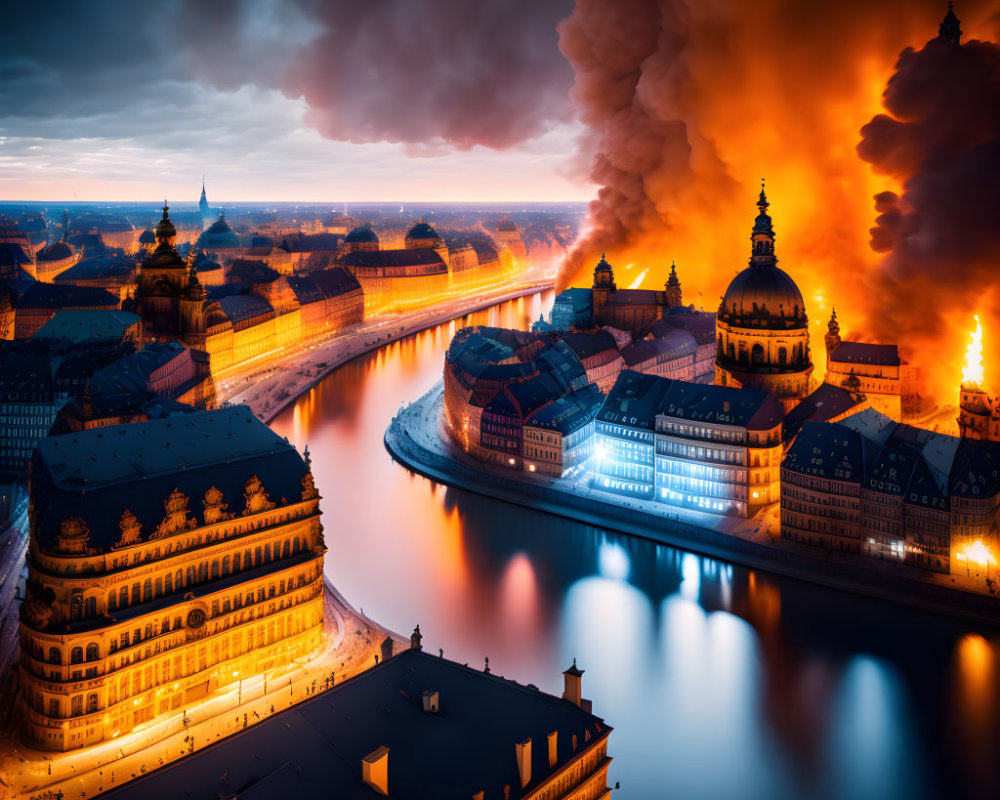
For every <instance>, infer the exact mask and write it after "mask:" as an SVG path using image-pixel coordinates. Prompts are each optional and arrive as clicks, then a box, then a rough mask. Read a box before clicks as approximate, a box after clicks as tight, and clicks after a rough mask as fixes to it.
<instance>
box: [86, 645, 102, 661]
mask: <svg viewBox="0 0 1000 800" xmlns="http://www.w3.org/2000/svg"><path fill="white" fill-rule="evenodd" d="M100 657H101V656H100V653H99V652H98V650H97V645H96V644H94V643H93V642H91V643H90V644H88V645H87V661H97V659H98V658H100Z"/></svg>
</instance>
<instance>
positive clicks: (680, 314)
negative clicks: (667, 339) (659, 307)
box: [650, 308, 715, 344]
mask: <svg viewBox="0 0 1000 800" xmlns="http://www.w3.org/2000/svg"><path fill="white" fill-rule="evenodd" d="M668 328H680V329H681V330H685V331H687V332H688V333H690V334H691V335H692V336H694V339H695V341H696V342H698V344H715V314H713V313H712V312H710V311H692V310H691V309H690V308H671V309H669V310H668V311H667V313H666V315H665V316H664V317H663V318H662V319H659V320H657V321H656V322H654V323H653V325H652V327H651V328H650V332H651V333H652V334H653V336H666V335H667V332H668Z"/></svg>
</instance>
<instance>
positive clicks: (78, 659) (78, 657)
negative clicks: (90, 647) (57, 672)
mask: <svg viewBox="0 0 1000 800" xmlns="http://www.w3.org/2000/svg"><path fill="white" fill-rule="evenodd" d="M82 662H83V648H82V647H74V648H73V649H72V650H70V651H69V663H70V664H80V663H82Z"/></svg>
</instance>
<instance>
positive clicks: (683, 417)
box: [592, 370, 784, 516]
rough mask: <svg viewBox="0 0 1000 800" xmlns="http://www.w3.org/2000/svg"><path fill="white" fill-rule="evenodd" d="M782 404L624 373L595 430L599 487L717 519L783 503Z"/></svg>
mask: <svg viewBox="0 0 1000 800" xmlns="http://www.w3.org/2000/svg"><path fill="white" fill-rule="evenodd" d="M783 417H784V413H783V411H782V409H781V405H780V403H778V402H777V401H776V400H775V398H774V397H773V396H772V395H770V394H768V393H767V392H765V391H763V390H761V389H753V388H745V389H733V388H731V387H721V386H708V385H705V384H698V383H690V382H687V381H678V380H669V379H666V378H660V377H656V376H653V375H642V374H640V373H637V372H632V371H630V370H626V371H624V372H622V374H621V375H620V376H619V378H618V381H617V382H616V383H615V386H614V389H612V391H611V393H610V394H609V395H608V398H607V400H606V401H605V403H604V406H603V407H602V408H601V411H600V412H599V414H598V416H597V421H596V423H595V445H594V453H595V458H594V461H593V467H592V469H593V470H594V472H595V477H594V486H595V487H597V488H600V489H602V490H604V491H609V492H613V493H615V494H622V495H625V496H631V497H638V498H641V499H645V500H655V501H656V502H659V503H663V504H665V505H670V506H684V507H688V508H695V509H698V510H702V511H707V512H710V513H713V514H734V515H739V516H751V515H753V514H754V513H755V512H756V511H757V510H758V509H759V508H761V507H763V506H765V505H768V504H770V503H773V502H775V501H776V500H777V499H778V495H779V491H780V486H779V477H780V472H779V470H780V462H781V449H782V448H781V425H782V420H783Z"/></svg>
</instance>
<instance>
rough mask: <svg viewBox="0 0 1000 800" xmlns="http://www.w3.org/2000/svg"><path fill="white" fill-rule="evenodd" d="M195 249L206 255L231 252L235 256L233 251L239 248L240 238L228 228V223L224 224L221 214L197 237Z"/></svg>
mask: <svg viewBox="0 0 1000 800" xmlns="http://www.w3.org/2000/svg"><path fill="white" fill-rule="evenodd" d="M195 247H197V248H198V249H199V250H204V251H206V252H208V253H226V252H227V251H233V253H234V255H235V251H237V250H239V249H240V247H241V245H240V237H239V236H237V235H236V232H235V231H234V230H233V229H232V228H230V227H229V223H228V222H226V214H225V212H222V213H220V214H219V218H218V219H217V220H216V221H215V222H213V223H212V224H211V225H210V226H209V227H208V228H207V229H206V230H205V231H204V232H203V233H202V234H201V236H199V237H198V241H197V243H196V244H195Z"/></svg>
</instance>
